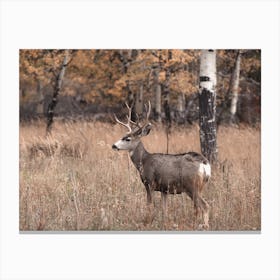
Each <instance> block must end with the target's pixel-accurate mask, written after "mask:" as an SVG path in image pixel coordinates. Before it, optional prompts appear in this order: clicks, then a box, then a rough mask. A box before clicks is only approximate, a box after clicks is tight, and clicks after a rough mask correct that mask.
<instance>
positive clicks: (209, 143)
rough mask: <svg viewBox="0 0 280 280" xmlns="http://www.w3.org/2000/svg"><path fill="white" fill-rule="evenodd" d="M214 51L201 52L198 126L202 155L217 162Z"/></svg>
mask: <svg viewBox="0 0 280 280" xmlns="http://www.w3.org/2000/svg"><path fill="white" fill-rule="evenodd" d="M216 81H217V79H216V51H215V50H202V51H201V57H200V77H199V126H200V145H201V152H202V154H203V155H204V156H205V157H206V158H207V159H208V160H209V161H210V162H211V163H213V162H215V161H216V160H217V155H218V150H217V142H216V89H215V87H216Z"/></svg>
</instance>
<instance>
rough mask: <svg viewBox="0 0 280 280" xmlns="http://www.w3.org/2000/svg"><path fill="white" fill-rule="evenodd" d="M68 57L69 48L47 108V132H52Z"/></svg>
mask: <svg viewBox="0 0 280 280" xmlns="http://www.w3.org/2000/svg"><path fill="white" fill-rule="evenodd" d="M68 57H69V50H65V56H64V59H63V63H62V65H61V69H60V72H59V74H58V75H57V77H55V79H56V80H55V86H54V92H53V97H52V100H51V103H50V104H49V105H48V110H47V134H48V133H50V132H51V128H52V124H53V116H54V109H55V106H56V104H57V97H58V95H59V93H60V91H61V87H62V81H63V78H64V74H65V69H66V67H67V63H68Z"/></svg>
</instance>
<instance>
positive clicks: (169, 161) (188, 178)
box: [112, 102, 211, 229]
mask: <svg viewBox="0 0 280 280" xmlns="http://www.w3.org/2000/svg"><path fill="white" fill-rule="evenodd" d="M126 106H127V107H128V112H129V113H128V116H127V122H126V123H124V122H121V121H120V120H119V119H118V118H117V117H116V116H115V120H116V122H117V123H119V124H121V125H123V126H125V127H126V128H127V129H128V132H127V133H126V134H125V135H124V136H123V137H122V138H121V139H120V140H119V141H117V142H116V143H114V144H113V146H112V148H113V149H115V150H127V151H129V155H130V158H131V160H132V162H133V164H134V165H135V167H136V168H137V169H138V171H139V173H140V177H141V180H142V182H143V184H144V185H145V188H146V191H147V201H148V203H151V202H152V196H153V192H154V191H159V192H161V197H162V204H163V211H164V213H166V198H167V194H181V193H183V192H185V193H187V195H188V196H189V197H190V198H191V199H192V200H193V203H194V209H195V219H194V224H195V223H196V219H197V215H198V213H199V212H202V214H203V221H204V224H202V225H200V226H199V227H200V228H205V229H207V228H209V224H208V220H209V218H208V212H209V206H208V203H207V202H206V201H205V200H204V199H203V198H202V197H201V192H202V189H203V187H204V185H205V184H206V183H207V182H208V180H209V178H210V176H211V167H210V164H209V162H208V160H207V159H206V158H205V157H204V156H202V155H201V154H198V153H196V152H188V153H185V154H175V155H171V154H159V153H155V154H151V153H149V152H147V151H146V149H145V147H144V146H143V143H142V142H141V137H143V136H146V135H148V134H149V132H150V130H151V127H152V125H151V123H149V115H150V112H151V104H150V102H149V104H148V109H147V116H146V120H145V122H144V124H142V125H140V123H139V121H137V122H133V121H132V120H131V108H130V107H129V106H128V105H127V104H126Z"/></svg>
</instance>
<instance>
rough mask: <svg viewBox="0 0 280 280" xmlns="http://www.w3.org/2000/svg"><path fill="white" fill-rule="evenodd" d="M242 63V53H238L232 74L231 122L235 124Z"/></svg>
mask: <svg viewBox="0 0 280 280" xmlns="http://www.w3.org/2000/svg"><path fill="white" fill-rule="evenodd" d="M240 63H241V51H240V50H239V51H238V52H237V56H236V60H235V66H234V70H233V73H232V80H231V82H232V83H231V90H230V99H231V103H230V122H231V123H233V122H234V120H235V114H236V109H237V101H238V89H239V75H240Z"/></svg>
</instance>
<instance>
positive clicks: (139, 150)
mask: <svg viewBox="0 0 280 280" xmlns="http://www.w3.org/2000/svg"><path fill="white" fill-rule="evenodd" d="M148 154H149V153H148V152H147V151H146V149H145V147H144V145H143V143H142V142H141V141H140V142H139V144H138V145H137V146H136V148H135V149H134V150H131V151H130V152H129V155H130V158H131V160H132V162H133V164H134V165H135V167H136V168H137V169H138V170H139V171H140V169H141V168H142V166H143V161H144V160H145V158H146V156H147V155H148Z"/></svg>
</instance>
